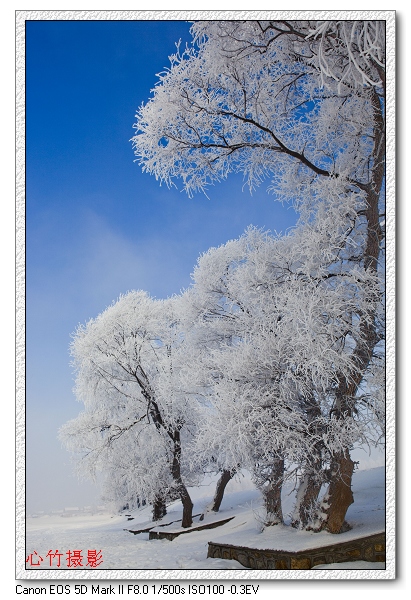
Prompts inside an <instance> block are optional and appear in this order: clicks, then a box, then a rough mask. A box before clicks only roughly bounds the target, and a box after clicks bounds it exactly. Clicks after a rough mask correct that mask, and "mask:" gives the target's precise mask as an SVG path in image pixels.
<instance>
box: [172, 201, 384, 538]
mask: <svg viewBox="0 0 411 600" xmlns="http://www.w3.org/2000/svg"><path fill="white" fill-rule="evenodd" d="M336 204H337V203H336V202H335V203H333V204H332V207H333V210H328V211H327V214H325V215H324V218H323V219H321V220H319V221H318V222H316V223H315V224H307V225H305V226H304V227H300V228H298V229H296V230H294V231H293V232H292V233H290V234H289V235H287V236H284V237H275V236H271V235H269V234H267V233H263V232H261V231H258V230H256V229H253V228H251V229H249V230H248V231H247V232H246V233H245V234H244V235H243V236H242V237H241V238H240V239H239V240H233V241H230V242H228V243H227V244H225V245H224V246H222V247H220V248H213V249H210V250H209V251H208V252H207V253H205V254H204V255H203V256H202V257H200V259H199V261H198V264H197V267H196V269H195V271H194V274H193V279H194V285H193V288H192V289H191V290H189V292H188V293H187V294H186V296H185V302H186V305H185V308H184V313H185V316H186V319H187V321H188V322H190V323H191V329H190V333H188V334H187V335H188V336H189V337H190V354H191V361H190V360H187V362H186V365H185V368H184V369H183V373H182V377H185V378H186V379H187V380H189V381H190V382H191V385H193V383H194V384H197V390H198V393H199V394H203V396H204V398H205V399H206V406H207V410H206V412H207V417H208V418H207V417H206V418H205V419H203V420H202V422H201V426H200V427H199V429H198V431H197V437H196V440H195V443H196V444H197V446H199V447H200V449H204V448H208V449H209V451H210V454H209V455H210V456H212V457H216V458H215V461H216V462H217V464H218V465H219V466H220V468H221V469H224V470H225V471H226V472H228V473H230V472H233V471H235V470H236V469H238V468H239V467H243V468H244V467H245V468H248V469H249V470H250V471H251V472H252V473H253V474H254V479H255V481H256V483H257V485H258V486H259V487H260V488H261V490H262V492H263V495H264V498H265V505H266V512H267V516H266V522H267V523H268V524H275V523H278V522H281V521H282V520H283V514H282V507H281V488H282V484H283V482H284V480H285V479H286V478H289V477H291V476H294V475H295V474H296V473H297V474H298V476H299V480H300V488H299V493H298V502H297V506H296V508H295V513H294V524H295V525H298V526H303V527H306V526H310V527H314V524H313V523H312V517H313V511H312V509H313V507H314V506H316V501H317V496H318V494H319V491H320V488H321V485H322V484H323V483H327V482H331V476H330V469H331V468H332V463H333V461H334V460H335V456H336V455H337V456H338V454H339V453H340V451H341V448H346V447H348V448H352V447H353V445H354V444H356V443H358V442H361V443H368V444H376V443H378V442H379V440H380V436H381V435H382V429H383V406H384V404H383V401H382V398H381V394H378V393H376V391H377V390H376V389H375V387H374V390H373V392H372V391H371V387H370V385H371V384H370V381H368V380H369V378H368V376H367V377H366V378H365V379H366V380H367V385H365V384H364V385H365V387H368V389H369V393H368V396H367V398H366V399H365V398H362V397H360V396H359V395H357V397H356V398H355V399H354V398H353V399H351V400H352V401H353V402H355V403H356V405H357V411H356V413H355V414H353V415H352V416H350V417H348V416H346V418H345V419H344V420H340V419H338V418H336V416H335V409H336V405H337V391H338V386H339V380H340V378H341V377H342V376H344V377H345V378H346V380H347V381H350V380H351V379H352V378H355V377H356V371H357V368H358V367H357V364H356V356H355V348H356V346H357V345H358V344H360V343H361V340H362V335H363V333H362V331H361V327H360V319H359V318H358V315H359V314H361V316H362V318H365V319H368V318H372V315H373V313H374V311H375V310H376V307H375V302H376V301H377V299H378V298H379V293H378V290H379V285H380V282H379V280H378V278H377V277H376V276H375V275H373V274H372V273H371V272H369V271H367V270H365V269H364V268H363V267H361V266H358V267H357V268H356V269H355V270H354V269H351V268H350V269H347V267H346V265H345V264H344V261H341V257H340V256H341V250H342V248H344V246H345V244H346V236H349V235H350V230H351V224H350V221H351V217H350V215H349V214H346V216H345V219H344V218H341V219H338V218H336V217H337V214H336V213H337V212H338V211H336ZM340 208H341V207H340ZM344 210H345V211H347V210H348V207H347V206H346V205H345V206H344ZM340 216H341V215H340ZM182 306H184V304H183V305H182ZM347 329H349V331H350V333H349V335H347ZM369 371H370V373H372V374H373V375H374V376H376V377H378V376H379V375H381V365H380V364H379V362H378V355H377V353H376V354H375V356H374V357H373V360H372V361H371V362H370V367H369ZM315 526H316V527H317V528H318V527H321V526H322V523H321V522H320V521H319V522H317V523H316V524H315Z"/></svg>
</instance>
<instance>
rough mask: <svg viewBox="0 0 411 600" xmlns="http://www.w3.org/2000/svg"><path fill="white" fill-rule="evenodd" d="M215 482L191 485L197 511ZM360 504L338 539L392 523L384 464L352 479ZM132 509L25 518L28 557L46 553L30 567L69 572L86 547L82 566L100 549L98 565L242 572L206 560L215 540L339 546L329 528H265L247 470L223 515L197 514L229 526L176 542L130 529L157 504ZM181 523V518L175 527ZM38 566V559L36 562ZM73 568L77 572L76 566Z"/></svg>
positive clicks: (361, 565)
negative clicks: (71, 560)
mask: <svg viewBox="0 0 411 600" xmlns="http://www.w3.org/2000/svg"><path fill="white" fill-rule="evenodd" d="M214 487H215V480H214V479H213V480H209V481H208V482H205V483H204V485H203V486H200V487H198V488H192V489H191V490H190V492H191V494H192V499H193V502H194V512H193V514H194V515H197V514H200V513H202V512H203V510H204V508H205V506H206V505H207V504H208V503H209V502H210V500H211V499H212V496H213V493H214ZM353 491H354V498H355V502H354V504H353V505H352V506H351V507H350V508H349V510H348V513H347V520H348V522H349V523H350V524H351V525H352V526H353V529H352V530H351V531H348V532H346V533H344V534H341V535H340V536H338V540H341V541H342V540H343V539H345V540H346V539H350V538H353V537H357V536H365V535H369V534H372V533H377V532H380V531H384V528H385V479H384V468H383V467H378V468H375V469H370V470H368V471H357V472H355V473H354V477H353ZM293 496H294V494H293V493H292V492H287V490H285V491H284V509H285V512H287V511H291V508H292V504H293ZM127 514H131V516H132V517H133V519H132V520H130V517H127V516H125V515H121V516H119V515H114V516H113V515H110V514H99V515H94V516H72V517H67V518H62V517H61V516H43V517H38V518H30V517H29V518H27V521H26V556H28V555H30V554H33V553H34V552H36V553H37V554H33V556H34V557H36V558H37V556H40V557H41V558H43V561H42V562H41V561H39V559H38V562H40V564H41V566H40V567H36V566H33V567H30V565H29V563H27V564H26V567H27V568H31V569H37V570H38V569H50V568H52V569H54V570H59V571H62V570H67V563H66V553H67V552H69V551H71V552H72V553H73V551H74V550H81V551H82V556H83V568H81V567H76V568H75V570H76V571H81V570H83V573H84V568H87V569H90V567H85V563H86V562H87V554H88V550H97V551H100V550H101V557H102V561H103V562H102V563H101V565H100V566H99V567H97V568H98V569H115V570H124V569H127V570H128V569H132V570H133V571H135V570H147V569H155V570H174V569H188V570H191V569H193V570H201V569H223V570H228V569H242V570H244V569H245V567H243V566H242V565H240V564H239V563H238V562H236V561H231V560H221V559H211V558H207V549H208V542H209V541H221V542H223V541H224V542H226V543H228V544H238V545H242V546H251V547H256V548H276V549H283V550H290V551H293V550H296V549H303V548H313V547H315V546H321V545H326V544H330V543H335V542H336V541H337V539H336V536H335V535H331V534H328V533H320V534H314V533H310V532H302V531H296V530H295V529H293V528H291V527H289V526H287V525H284V526H275V527H270V528H267V529H266V530H265V531H263V532H261V515H262V514H263V513H262V499H261V494H260V493H259V492H258V490H256V489H255V487H254V485H253V484H252V482H251V480H250V477H249V476H247V475H244V476H243V477H241V478H238V479H236V480H234V481H231V482H230V483H229V484H228V486H227V488H226V493H225V496H224V500H223V503H222V506H221V509H220V512H219V513H218V514H217V515H215V516H214V515H213V516H211V515H209V516H208V517H206V519H205V521H203V522H202V523H199V522H198V517H196V518H195V519H194V521H195V523H194V524H198V525H200V524H205V523H207V522H211V521H212V520H213V521H214V520H220V519H225V518H228V517H230V516H233V515H235V518H234V519H233V520H231V521H230V522H229V523H227V524H225V525H223V526H221V527H218V528H215V529H211V530H210V529H206V530H203V531H198V532H192V533H187V534H184V535H181V536H179V537H178V538H176V539H174V540H173V541H172V542H170V541H168V540H151V541H149V539H148V533H140V534H138V535H133V534H132V533H129V531H127V530H128V529H134V530H137V529H140V528H143V527H149V526H151V525H153V523H152V522H151V507H144V508H143V509H140V510H138V511H134V512H133V513H127ZM181 514H182V510H181V504H180V503H179V502H175V503H173V504H172V505H170V507H169V508H168V514H167V515H166V517H165V518H164V519H163V523H169V522H171V521H176V520H178V519H181ZM176 526H177V527H178V523H175V524H174V527H176ZM50 550H51V551H52V553H56V551H58V554H61V555H62V556H61V557H60V560H61V567H60V568H59V569H57V568H56V566H57V562H56V561H57V555H56V557H55V558H54V559H53V560H52V567H50V564H49V561H50V559H49V558H48V557H47V553H48V552H49V551H50ZM33 563H34V560H33ZM319 568H326V569H330V568H336V569H341V568H345V569H381V568H384V564H379V563H365V562H362V561H361V562H352V563H344V564H339V565H327V566H325V565H324V567H321V566H318V567H316V569H319ZM70 570H74V567H73V568H71V569H70Z"/></svg>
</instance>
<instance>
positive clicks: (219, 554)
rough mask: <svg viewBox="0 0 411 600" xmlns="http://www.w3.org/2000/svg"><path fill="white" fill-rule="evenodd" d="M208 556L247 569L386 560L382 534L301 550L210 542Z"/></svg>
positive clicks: (306, 566) (309, 567)
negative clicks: (227, 560) (236, 562)
mask: <svg viewBox="0 0 411 600" xmlns="http://www.w3.org/2000/svg"><path fill="white" fill-rule="evenodd" d="M207 557H208V558H225V559H229V560H236V561H238V562H239V563H240V564H242V565H243V566H244V567H248V568H250V569H311V568H312V567H315V566H316V565H322V564H331V563H341V562H348V561H356V560H365V561H367V562H385V533H377V534H374V535H370V536H367V537H363V538H358V539H355V540H350V541H347V542H339V543H336V544H332V545H330V546H322V547H320V548H312V549H310V550H301V551H300V552H286V551H283V550H259V549H257V548H246V547H243V546H232V545H231V544H221V543H215V542H209V544H208V554H207Z"/></svg>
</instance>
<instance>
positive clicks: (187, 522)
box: [171, 430, 193, 527]
mask: <svg viewBox="0 0 411 600" xmlns="http://www.w3.org/2000/svg"><path fill="white" fill-rule="evenodd" d="M173 442H174V449H173V464H172V467H171V474H172V476H173V479H174V481H175V482H176V484H177V485H176V488H177V491H178V493H179V495H180V499H181V502H182V505H183V520H182V523H181V525H182V527H191V525H192V524H193V503H192V501H191V498H190V494H189V493H188V490H187V488H186V486H185V485H184V482H183V480H182V478H181V442H180V431H179V430H175V431H174V433H173Z"/></svg>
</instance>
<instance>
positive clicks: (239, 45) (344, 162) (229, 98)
mask: <svg viewBox="0 0 411 600" xmlns="http://www.w3.org/2000/svg"><path fill="white" fill-rule="evenodd" d="M384 25H385V24H384V22H381V21H367V22H366V21H335V22H323V21H206V22H197V23H195V24H194V25H193V26H192V34H193V45H192V46H189V47H186V48H184V49H182V50H180V49H179V50H178V51H177V53H176V54H175V55H174V56H172V57H171V65H170V68H169V69H167V70H165V71H164V72H163V73H161V74H160V76H159V81H158V83H157V85H156V87H155V88H154V90H153V95H152V97H151V98H150V99H149V101H148V102H147V103H146V104H145V105H143V106H141V108H140V109H139V111H138V113H137V122H136V125H135V128H136V135H135V136H134V137H133V144H134V149H135V153H136V157H137V160H138V162H139V163H140V164H141V165H142V168H143V170H145V171H147V172H148V173H151V174H153V175H155V177H156V178H157V179H159V180H160V182H165V183H166V184H167V185H175V182H176V180H181V181H182V184H183V187H184V189H185V190H186V191H187V192H188V193H189V194H192V193H194V192H196V191H204V190H206V188H207V186H208V185H210V184H214V183H216V182H218V181H221V180H222V179H225V178H226V177H227V176H228V175H229V173H231V172H241V173H243V174H244V177H245V180H246V181H247V182H248V185H249V187H250V189H253V188H254V187H255V186H257V185H259V184H260V183H261V182H262V181H263V180H264V179H268V180H269V181H270V184H269V191H270V192H273V193H275V195H276V197H277V198H279V199H281V200H285V201H292V202H293V203H294V205H295V207H296V208H297V210H299V212H300V215H301V220H300V223H301V225H304V224H310V223H313V222H318V221H319V220H320V219H322V218H324V217H325V214H326V210H327V207H329V206H330V203H335V202H337V205H338V206H340V207H343V208H342V214H341V215H340V216H339V217H338V218H340V217H341V218H342V219H343V220H342V223H345V221H344V219H345V212H344V210H345V208H344V207H345V205H346V204H347V206H348V207H349V213H348V214H349V215H350V216H349V219H350V229H349V234H347V235H345V237H344V246H343V247H341V248H340V251H339V252H340V254H339V258H340V265H341V268H343V269H344V270H345V271H346V272H347V273H349V272H351V271H352V272H354V273H355V272H356V269H357V268H361V269H363V270H364V273H366V274H367V276H369V277H370V278H371V279H372V278H374V277H376V276H378V275H381V272H382V268H383V265H382V258H383V255H382V252H383V248H384V246H383V239H384V231H383V222H384V165H385V138H384V129H385V112H384V111H385V97H384V93H385V27H384ZM334 277H335V274H334V272H333V271H332V270H329V272H328V273H325V274H324V275H323V280H324V281H325V280H327V281H328V283H329V284H330V286H329V287H330V288H331V282H332V281H333V280H334ZM381 293H382V292H381V289H379V290H378V292H377V291H375V294H376V297H375V298H374V297H371V298H370V302H369V308H368V310H367V311H366V312H362V311H361V310H360V309H359V307H357V310H356V311H355V312H353V313H352V324H351V325H350V326H347V328H346V331H345V333H344V334H343V335H342V337H341V344H343V345H344V346H345V347H349V346H350V344H351V345H352V352H351V353H350V356H351V361H352V363H353V364H355V366H356V368H355V370H354V371H352V374H351V376H350V377H347V376H346V374H345V371H344V370H341V371H340V372H339V373H338V372H337V373H336V378H335V382H334V391H333V393H334V399H335V400H334V405H333V408H332V417H333V423H334V425H335V431H338V430H343V429H344V428H346V427H347V424H348V423H350V422H351V421H352V420H353V419H354V417H355V415H356V414H357V413H358V402H359V398H360V397H361V398H363V401H364V402H365V399H366V396H367V393H368V391H367V390H368V388H367V387H366V386H365V380H366V378H367V376H368V373H369V371H370V368H371V365H372V364H373V361H374V360H376V359H375V354H376V353H378V351H379V349H380V346H381V343H382V342H381V337H382V335H383V329H382V327H381V326H380V323H381V314H380V312H381V311H380V310H379V308H377V307H380V306H381V303H380V299H381ZM370 307H371V309H370ZM370 310H371V312H370ZM373 311H374V312H373ZM353 327H355V329H356V331H357V333H358V336H357V337H356V339H355V341H353V339H354V337H353V336H352V333H351V332H352V329H353ZM371 370H372V369H371ZM313 385H314V383H313ZM329 427H330V424H329ZM353 466H354V465H353V462H352V460H351V458H350V444H349V443H347V444H346V445H341V447H340V451H339V452H334V454H333V463H332V465H331V466H330V472H331V473H333V474H334V475H333V480H332V481H331V482H330V488H329V494H328V497H327V501H326V504H324V506H323V511H322V514H323V515H326V516H325V519H324V521H323V523H322V527H324V528H326V529H328V530H329V531H332V532H339V531H341V529H342V527H343V524H344V517H345V514H346V511H347V508H348V506H349V505H350V504H351V502H352V500H353V499H352V493H351V477H352V471H353ZM308 487H309V486H308Z"/></svg>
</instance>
